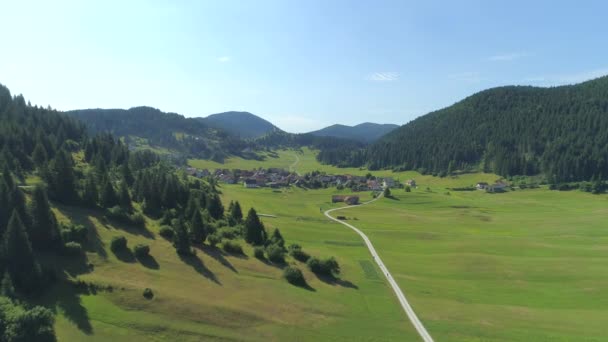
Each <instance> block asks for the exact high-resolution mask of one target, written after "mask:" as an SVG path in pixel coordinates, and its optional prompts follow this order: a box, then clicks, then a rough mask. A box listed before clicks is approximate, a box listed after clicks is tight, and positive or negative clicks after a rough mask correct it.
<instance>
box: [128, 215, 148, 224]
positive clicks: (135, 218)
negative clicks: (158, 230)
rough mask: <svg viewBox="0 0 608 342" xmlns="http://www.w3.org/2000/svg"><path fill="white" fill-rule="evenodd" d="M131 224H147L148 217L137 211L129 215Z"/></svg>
mask: <svg viewBox="0 0 608 342" xmlns="http://www.w3.org/2000/svg"><path fill="white" fill-rule="evenodd" d="M129 218H130V220H131V224H132V225H134V226H138V227H143V226H145V225H146V219H145V217H144V215H143V214H142V213H135V214H132V215H130V216H129Z"/></svg>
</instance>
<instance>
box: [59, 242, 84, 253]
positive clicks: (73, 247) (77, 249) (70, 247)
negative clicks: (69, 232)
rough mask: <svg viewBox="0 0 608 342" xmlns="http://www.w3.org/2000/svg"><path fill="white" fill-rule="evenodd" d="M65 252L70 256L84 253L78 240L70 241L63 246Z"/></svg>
mask: <svg viewBox="0 0 608 342" xmlns="http://www.w3.org/2000/svg"><path fill="white" fill-rule="evenodd" d="M63 252H64V253H65V255H69V256H78V255H82V246H81V245H80V244H79V243H78V242H73V241H70V242H67V243H66V244H65V245H64V246H63Z"/></svg>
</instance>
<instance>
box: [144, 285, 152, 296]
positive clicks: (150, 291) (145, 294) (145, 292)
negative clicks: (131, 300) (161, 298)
mask: <svg viewBox="0 0 608 342" xmlns="http://www.w3.org/2000/svg"><path fill="white" fill-rule="evenodd" d="M144 298H146V299H152V298H154V292H152V289H151V288H149V287H147V288H146V289H145V290H144Z"/></svg>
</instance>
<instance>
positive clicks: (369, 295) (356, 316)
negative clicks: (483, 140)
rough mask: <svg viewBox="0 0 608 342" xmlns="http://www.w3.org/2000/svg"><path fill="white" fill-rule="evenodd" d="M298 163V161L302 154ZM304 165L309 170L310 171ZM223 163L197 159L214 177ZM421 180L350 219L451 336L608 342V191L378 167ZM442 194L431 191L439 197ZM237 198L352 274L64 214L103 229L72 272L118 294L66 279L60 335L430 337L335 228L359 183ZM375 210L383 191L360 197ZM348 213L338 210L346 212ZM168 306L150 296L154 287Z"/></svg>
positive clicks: (58, 295) (235, 190) (233, 190)
mask: <svg viewBox="0 0 608 342" xmlns="http://www.w3.org/2000/svg"><path fill="white" fill-rule="evenodd" d="M296 155H297V157H298V158H296ZM296 161H297V162H296ZM215 164H217V163H213V162H209V161H191V165H193V166H196V167H201V168H210V169H213V168H216V166H217V165H215ZM218 165H223V166H217V167H218V168H241V169H249V168H254V167H284V168H289V167H290V166H292V167H293V168H294V169H295V170H297V171H298V172H300V173H304V172H309V171H313V170H316V169H319V170H322V171H325V172H328V173H334V174H348V173H350V174H366V173H367V172H368V171H367V170H359V169H339V168H334V167H330V166H325V165H320V164H318V163H317V162H316V160H315V159H314V151H310V150H306V149H304V150H303V151H292V150H285V151H279V152H278V153H277V154H276V155H274V157H270V156H268V157H267V160H266V161H263V162H260V161H251V160H244V159H240V158H232V159H230V160H227V161H226V163H225V164H218ZM372 173H373V174H374V175H378V176H380V175H382V176H391V177H395V178H397V179H400V180H404V179H409V178H415V179H416V181H417V182H418V184H419V186H418V188H417V189H413V190H412V192H410V193H406V192H405V191H404V190H402V189H401V190H399V189H395V190H393V195H394V198H392V199H388V198H382V199H380V200H379V201H376V202H374V203H373V204H370V205H366V206H360V207H358V208H353V209H349V210H348V211H344V212H343V213H340V215H345V216H346V217H347V220H348V221H349V222H351V223H352V224H354V225H355V226H357V227H359V228H361V229H362V230H363V231H364V232H365V233H366V234H367V235H368V236H369V237H370V239H371V240H372V242H373V243H374V245H375V246H376V249H377V250H378V252H379V253H380V255H381V256H382V258H383V260H384V262H385V263H386V265H387V266H388V267H389V268H390V270H391V272H392V273H393V276H394V277H395V279H396V280H397V281H398V283H399V284H400V286H401V288H402V290H403V291H404V292H405V294H406V296H407V297H408V299H409V300H410V302H411V304H412V305H413V307H414V310H415V311H416V312H417V313H418V315H419V317H420V318H421V320H422V322H423V323H424V324H425V326H426V327H427V329H428V330H429V332H430V333H431V335H432V336H433V337H434V338H435V339H436V340H437V341H513V340H518V341H572V340H576V341H600V340H603V339H604V338H605V336H608V327H607V326H606V324H605V322H607V321H608V310H606V308H607V307H608V295H606V294H605V289H606V288H607V287H608V268H607V267H606V256H607V253H608V247H606V246H607V245H608V244H607V242H608V233H606V231H605V229H604V228H605V226H606V225H605V217H606V214H608V209H607V204H608V202H607V198H606V197H605V196H597V195H591V194H587V193H582V192H578V191H571V192H556V191H549V190H547V189H534V190H516V191H509V192H506V193H501V194H488V193H485V192H481V191H466V192H465V191H462V192H461V191H449V190H447V189H446V188H448V187H450V188H451V187H463V186H470V185H474V184H475V183H476V182H478V181H494V180H496V179H497V178H498V177H497V176H495V175H492V174H466V175H459V176H456V177H446V178H436V177H432V176H422V175H420V174H418V173H415V172H400V173H393V172H391V171H381V172H372ZM427 188H428V189H427ZM220 191H221V192H222V199H223V201H224V203H225V205H227V204H228V202H229V201H231V200H238V201H239V202H240V203H241V204H242V206H243V208H244V210H247V209H248V208H249V207H252V206H253V207H255V208H256V209H257V211H258V213H260V214H266V215H273V216H275V217H263V221H264V224H265V225H266V228H267V230H268V231H271V230H272V229H274V228H280V230H281V232H282V234H283V236H284V237H285V239H286V241H287V243H288V244H290V243H298V244H300V245H302V246H303V248H304V250H305V251H306V252H308V253H310V254H312V255H314V256H319V257H328V256H334V257H336V259H337V260H338V262H339V263H340V266H341V269H342V274H341V277H340V280H338V281H329V280H327V279H319V278H318V277H317V276H316V275H314V274H313V273H311V272H309V271H308V270H307V269H306V266H305V265H304V264H302V263H300V262H297V261H295V260H293V259H288V263H289V264H293V265H296V266H297V267H299V268H300V269H301V270H302V271H303V272H304V276H305V278H306V280H307V282H308V285H309V288H308V289H305V288H300V287H295V286H292V285H289V284H288V283H287V282H286V281H285V280H284V279H282V271H281V268H280V267H277V266H276V265H272V264H268V263H265V262H262V261H259V260H257V259H255V258H254V257H253V252H252V249H251V248H250V247H248V246H246V245H245V244H244V243H242V244H243V246H245V247H246V248H245V253H246V256H245V257H242V256H232V255H229V254H226V253H224V252H221V251H219V250H218V249H214V248H211V247H205V248H203V249H198V250H197V256H196V257H195V258H192V259H180V258H179V257H178V256H177V254H176V253H175V250H174V248H173V247H172V246H171V243H170V242H168V241H166V240H165V239H163V238H162V237H160V236H159V235H158V233H157V232H158V229H159V227H158V223H157V222H155V221H152V220H149V221H148V222H147V228H146V229H145V230H139V229H135V228H129V227H125V226H121V225H117V224H115V223H113V222H110V221H107V220H105V219H104V218H103V217H102V215H100V213H99V212H96V211H88V210H83V209H74V208H71V207H57V208H55V209H56V213H57V215H58V218H59V220H61V221H67V220H68V217H71V218H72V220H73V221H75V222H76V223H80V224H84V225H87V226H88V227H89V231H90V236H89V240H90V243H89V245H88V246H86V249H87V259H88V260H87V263H90V265H86V267H85V266H83V264H82V263H80V264H77V263H74V264H73V265H71V264H67V266H66V261H65V260H61V259H52V260H47V262H51V263H53V262H54V263H58V264H60V265H62V266H63V267H65V268H66V270H67V271H66V276H67V277H70V278H74V279H81V280H85V281H88V282H94V283H97V284H102V285H111V286H112V288H113V290H112V291H111V292H109V291H97V292H96V293H91V292H84V293H79V294H74V291H73V290H72V289H71V288H67V287H66V286H63V285H58V286H56V287H55V288H54V289H53V290H52V291H51V292H50V293H49V294H47V295H46V296H45V297H44V298H42V299H40V301H41V304H44V305H46V306H47V307H50V308H52V309H53V310H55V312H57V314H58V315H57V322H56V329H57V336H58V338H59V340H60V341H79V340H87V341H88V340H91V341H107V340H115V341H166V340H176V341H177V340H179V341H200V340H210V341H213V340H217V341H225V340H239V341H241V340H244V341H260V340H265V341H266V340H270V341H284V340H294V339H295V340H302V341H321V340H322V341H344V340H351V341H393V340H401V341H415V340H418V337H417V335H416V332H415V331H414V329H413V327H412V326H411V324H410V323H409V321H408V320H407V317H406V316H405V314H404V313H403V311H402V310H401V308H400V307H399V305H398V304H397V301H396V299H395V297H394V295H393V293H392V291H391V290H390V288H389V287H388V285H387V284H386V283H385V282H384V281H383V278H382V275H381V274H380V273H379V270H378V269H377V267H376V266H375V264H374V263H373V261H372V259H371V257H370V255H369V253H368V251H367V249H366V248H365V247H364V245H363V243H362V241H361V240H360V239H359V238H358V236H357V235H356V234H355V233H354V232H352V231H351V230H350V229H348V228H346V227H344V226H342V225H339V224H337V223H334V222H331V221H329V220H327V219H326V218H325V217H324V216H323V211H324V210H326V209H328V208H331V207H333V206H335V205H334V204H331V203H330V198H331V195H332V194H338V193H349V192H350V190H342V191H337V190H335V189H321V190H305V189H299V188H289V189H281V190H272V189H267V188H260V189H245V188H244V187H242V186H240V185H221V186H220ZM359 195H360V196H361V197H362V198H361V199H362V201H365V200H369V199H371V194H370V193H369V192H362V193H359ZM335 215H337V213H335ZM116 235H124V236H126V237H127V238H128V241H129V242H128V243H129V246H131V247H132V246H134V245H135V244H136V243H147V244H149V245H150V246H151V255H152V260H147V261H146V262H140V261H138V260H136V259H134V258H132V257H128V256H126V257H125V256H116V255H114V253H113V252H112V251H110V249H109V244H110V240H111V238H112V237H113V236H116ZM146 287H149V288H151V289H152V290H153V291H154V294H155V297H154V299H152V300H146V299H144V298H143V296H142V291H143V289H144V288H146Z"/></svg>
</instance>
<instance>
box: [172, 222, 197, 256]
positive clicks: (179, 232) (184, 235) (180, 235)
mask: <svg viewBox="0 0 608 342" xmlns="http://www.w3.org/2000/svg"><path fill="white" fill-rule="evenodd" d="M172 224H173V230H174V231H175V235H174V236H173V247H175V250H176V251H177V254H179V255H191V254H192V248H191V245H190V236H189V234H188V230H186V227H185V226H184V223H183V222H182V220H181V219H175V220H173V222H172Z"/></svg>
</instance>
